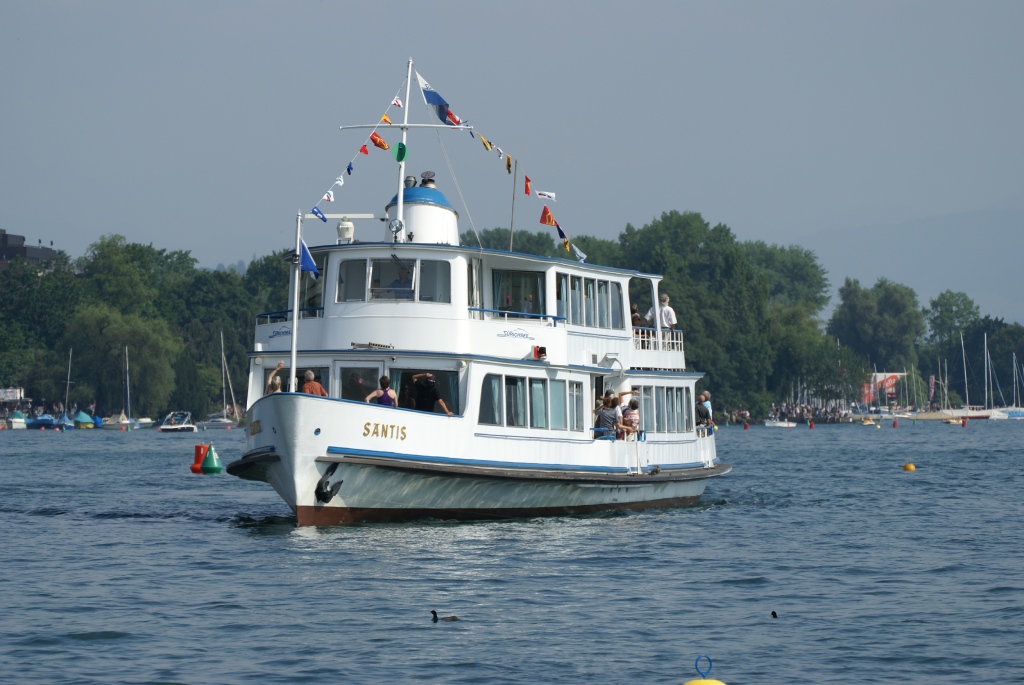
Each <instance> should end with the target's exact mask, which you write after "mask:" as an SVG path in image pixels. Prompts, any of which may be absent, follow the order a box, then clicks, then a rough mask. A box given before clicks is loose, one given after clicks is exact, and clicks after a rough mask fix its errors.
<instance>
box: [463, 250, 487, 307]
mask: <svg viewBox="0 0 1024 685" xmlns="http://www.w3.org/2000/svg"><path fill="white" fill-rule="evenodd" d="M481 273H483V264H482V261H481V260H479V259H471V260H469V263H468V264H466V278H467V280H466V284H467V286H468V287H467V288H466V293H467V294H468V295H469V306H470V308H471V309H483V306H484V296H483V279H482V278H481V277H480V274H481ZM470 317H472V318H474V319H482V318H484V313H483V312H470Z"/></svg>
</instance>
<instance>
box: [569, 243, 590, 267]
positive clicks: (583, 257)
mask: <svg viewBox="0 0 1024 685" xmlns="http://www.w3.org/2000/svg"><path fill="white" fill-rule="evenodd" d="M572 251H573V252H575V253H576V257H577V258H578V259H579V260H580V264H582V263H583V262H585V261H587V255H585V254H583V253H582V252H581V251H580V248H578V247H576V244H575V243H573V246H572Z"/></svg>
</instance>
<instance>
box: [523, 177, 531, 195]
mask: <svg viewBox="0 0 1024 685" xmlns="http://www.w3.org/2000/svg"><path fill="white" fill-rule="evenodd" d="M523 178H525V179H526V194H527V195H529V194H530V177H529V176H524V177H523Z"/></svg>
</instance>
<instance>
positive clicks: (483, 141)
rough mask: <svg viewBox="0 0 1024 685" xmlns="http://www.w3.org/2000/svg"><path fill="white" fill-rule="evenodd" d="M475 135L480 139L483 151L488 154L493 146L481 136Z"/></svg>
mask: <svg viewBox="0 0 1024 685" xmlns="http://www.w3.org/2000/svg"><path fill="white" fill-rule="evenodd" d="M476 135H477V136H478V137H479V138H480V142H481V143H483V144H484V149H485V150H487V151H488V152H490V151H491V148H492V147H494V146H493V145H491V143H490V141H488V140H487V139H486V138H484V137H483V136H481V135H480V134H479V133H477V134H476Z"/></svg>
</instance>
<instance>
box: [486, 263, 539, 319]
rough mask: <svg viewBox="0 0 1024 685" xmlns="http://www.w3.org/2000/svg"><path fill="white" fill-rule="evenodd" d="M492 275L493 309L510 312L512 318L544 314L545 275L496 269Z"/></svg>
mask: <svg viewBox="0 0 1024 685" xmlns="http://www.w3.org/2000/svg"><path fill="white" fill-rule="evenodd" d="M491 274H492V277H493V286H494V289H493V291H492V292H493V302H492V306H491V309H496V310H500V311H503V312H508V313H509V315H510V316H516V315H521V314H527V315H530V314H543V313H544V274H543V273H541V272H537V271H499V270H497V269H495V270H494V271H492V272H491ZM531 318H532V317H531Z"/></svg>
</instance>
